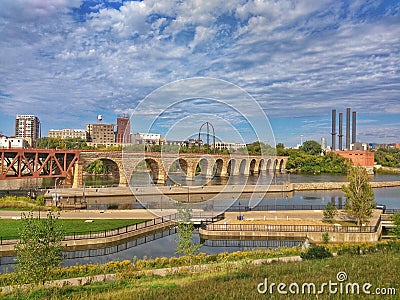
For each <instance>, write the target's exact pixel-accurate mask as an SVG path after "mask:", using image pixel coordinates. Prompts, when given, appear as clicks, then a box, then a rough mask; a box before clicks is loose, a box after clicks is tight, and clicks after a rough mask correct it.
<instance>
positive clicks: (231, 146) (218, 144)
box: [215, 142, 246, 151]
mask: <svg viewBox="0 0 400 300" xmlns="http://www.w3.org/2000/svg"><path fill="white" fill-rule="evenodd" d="M241 148H246V144H240V143H229V142H215V149H218V150H224V149H228V150H233V151H236V150H238V149H241Z"/></svg>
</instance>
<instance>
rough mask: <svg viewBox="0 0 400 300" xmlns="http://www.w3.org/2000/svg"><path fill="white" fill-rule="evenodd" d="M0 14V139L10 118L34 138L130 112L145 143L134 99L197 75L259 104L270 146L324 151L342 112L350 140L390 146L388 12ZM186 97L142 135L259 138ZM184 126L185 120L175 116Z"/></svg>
mask: <svg viewBox="0 0 400 300" xmlns="http://www.w3.org/2000/svg"><path fill="white" fill-rule="evenodd" d="M0 6H1V9H0V49H1V52H0V53H1V55H0V76H1V77H0V78H1V79H0V103H1V111H0V120H1V121H0V131H1V132H2V133H3V134H5V135H13V134H14V129H13V125H14V119H15V116H16V115H17V114H28V113H29V114H35V115H37V116H38V117H39V118H40V120H41V122H42V132H43V135H46V134H47V131H48V130H49V129H61V128H82V129H83V128H85V124H86V123H91V122H96V117H97V115H98V114H102V115H103V118H104V122H107V123H115V122H116V121H115V119H116V116H117V115H118V114H120V113H124V112H129V113H132V112H134V111H135V108H137V107H138V104H139V103H142V104H146V107H147V108H148V110H153V111H152V112H150V113H149V112H148V111H147V112H146V113H144V114H143V115H137V116H136V118H134V119H133V121H134V122H133V124H132V131H146V130H148V127H146V126H147V125H145V124H148V123H146V119H147V121H149V120H153V121H154V119H152V118H154V116H159V112H160V109H163V108H166V107H165V99H164V98H162V97H159V98H153V99H152V100H151V101H150V100H149V97H147V98H146V96H147V95H149V94H151V93H154V91H160V88H161V91H162V90H163V88H162V87H163V86H165V85H167V86H168V84H170V83H171V82H174V81H177V80H182V79H188V78H192V77H199V78H203V77H205V78H215V79H216V80H217V81H218V80H222V81H224V82H229V83H231V84H232V86H236V87H238V88H240V89H242V90H243V93H244V94H246V93H247V95H248V96H249V97H250V98H251V99H252V100H249V99H250V98H249V99H247V98H246V99H247V100H249V101H250V102H251V101H255V102H257V105H259V107H258V108H257V110H256V111H254V114H255V116H258V115H259V116H261V112H263V113H264V114H265V115H266V118H265V119H266V120H268V121H269V123H270V124H271V127H272V130H273V134H274V136H275V140H276V142H284V143H285V145H287V146H294V145H296V144H297V143H299V142H300V136H301V135H303V140H310V139H315V140H318V141H319V140H320V138H321V137H325V138H326V139H327V141H328V144H329V141H330V135H329V133H330V131H331V125H330V116H331V109H332V108H335V109H337V110H338V112H339V111H341V112H345V109H346V107H351V108H352V110H353V111H357V113H358V124H357V127H358V137H357V138H358V140H360V141H363V142H381V143H390V142H400V4H399V2H398V1H379V0H373V1H336V0H332V1H328V0H327V1H324V0H318V1H285V0H282V1H256V0H255V1H242V0H240V1H235V0H230V1H219V0H214V1H200V0H196V1H169V0H164V1H157V0H151V1H147V0H145V1H140V2H139V1H81V0H2V1H1V4H0ZM188 82H190V81H188ZM187 90H188V91H191V87H190V86H189V87H188V89H187ZM228 94H229V93H228ZM161 95H162V94H161ZM188 96H190V93H189V95H188ZM196 97H197V98H196ZM193 98H196V99H197V100H196V101H197V102H192V103H189V104H187V103H188V102H185V103H186V104H187V105H180V106H179V105H177V106H173V107H172V108H170V110H169V112H165V113H164V114H162V118H161V117H158V119H157V120H156V122H153V123H154V125H153V127H152V129H151V130H152V131H154V132H157V131H158V132H159V133H161V134H163V135H168V136H169V137H170V138H171V139H178V138H180V137H181V138H186V137H187V136H189V135H191V134H193V133H195V132H196V131H197V129H196V128H199V127H200V125H201V124H202V123H203V122H206V121H211V122H212V123H214V122H215V123H216V124H217V125H218V126H215V127H216V134H217V135H218V136H220V137H221V139H223V140H225V141H237V142H241V141H245V142H250V141H251V140H252V139H253V138H254V135H253V133H252V132H251V130H247V129H248V128H249V126H247V125H249V124H250V125H251V126H250V127H252V126H253V127H254V128H259V129H258V130H259V131H260V130H261V131H263V129H261V127H262V126H263V125H262V124H261V123H262V122H263V121H265V120H261V119H259V118H257V117H254V118H252V116H253V115H252V114H253V112H252V111H251V110H248V111H245V112H244V113H243V112H239V114H237V115H234V113H233V111H234V110H232V111H231V110H229V109H228V111H227V113H225V111H224V109H223V108H221V107H219V108H216V105H215V101H214V99H210V98H202V95H200V96H199V95H197V94H196V95H194V96H193ZM143 99H147V100H145V101H143ZM199 99H200V100H201V99H202V100H201V101H200V100H199ZM229 101H230V102H229V103H230V104H229V107H233V108H239V110H242V109H244V108H243V107H246V105H243V104H244V103H247V102H243V99H242V98H241V97H240V96H239V97H237V98H235V97H232V98H230V100H229ZM250 102H248V103H250ZM224 103H225V102H224ZM197 104H198V105H197ZM225 104H226V103H225ZM226 105H227V104H226ZM249 106H252V105H249ZM142 107H143V105H142ZM207 107H208V108H209V110H208V111H207ZM226 107H228V106H226ZM247 107H248V106H247ZM175 108H176V110H174V109H175ZM235 111H236V110H235ZM240 114H242V115H240ZM191 115H193V116H197V117H191V118H189V117H188V118H180V116H191ZM249 115H250V118H249V119H247V123H248V124H247V125H243V126H241V125H240V124H243V119H245V118H244V117H243V116H249ZM149 118H150V119H149ZM163 120H166V123H163ZM174 120H175V121H174ZM183 120H186V123H185V122H184V121H183ZM268 121H266V123H265V124H267V125H265V124H264V125H265V126H266V128H267V129H266V130H265V131H266V132H267V131H268V130H269V123H268ZM168 122H169V123H168ZM171 122H172V123H171ZM246 126H247V127H246ZM260 126H261V127H260ZM189 127H190V128H193V129H191V130H187V128H189ZM245 127H246V128H247V129H245ZM166 128H167V129H166ZM171 128H174V130H172V131H171ZM185 129H186V131H185ZM256 131H257V130H256ZM268 135H269V134H268ZM263 138H264V137H261V139H263ZM267 139H268V138H267Z"/></svg>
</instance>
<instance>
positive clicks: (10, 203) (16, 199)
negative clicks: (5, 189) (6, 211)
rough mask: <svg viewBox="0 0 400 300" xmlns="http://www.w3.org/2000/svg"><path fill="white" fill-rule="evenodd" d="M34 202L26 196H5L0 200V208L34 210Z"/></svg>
mask: <svg viewBox="0 0 400 300" xmlns="http://www.w3.org/2000/svg"><path fill="white" fill-rule="evenodd" d="M35 206H36V203H35V201H34V200H33V199H32V198H30V197H27V196H5V197H1V198H0V208H34V207H35Z"/></svg>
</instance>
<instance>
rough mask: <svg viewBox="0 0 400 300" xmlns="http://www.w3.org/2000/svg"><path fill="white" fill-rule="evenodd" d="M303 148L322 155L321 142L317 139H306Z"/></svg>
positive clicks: (310, 152) (305, 150)
mask: <svg viewBox="0 0 400 300" xmlns="http://www.w3.org/2000/svg"><path fill="white" fill-rule="evenodd" d="M301 149H302V150H303V151H304V152H306V153H309V154H311V155H320V154H321V151H322V149H321V144H319V143H318V142H316V141H305V142H304V143H303V146H302V147H301Z"/></svg>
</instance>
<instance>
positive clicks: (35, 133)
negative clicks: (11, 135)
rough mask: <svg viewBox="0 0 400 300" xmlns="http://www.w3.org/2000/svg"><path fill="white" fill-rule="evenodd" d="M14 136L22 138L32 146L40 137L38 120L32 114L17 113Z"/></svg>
mask: <svg viewBox="0 0 400 300" xmlns="http://www.w3.org/2000/svg"><path fill="white" fill-rule="evenodd" d="M15 137H17V138H23V139H26V140H27V141H28V143H29V144H30V145H31V146H32V147H35V146H36V140H37V139H38V138H39V137H40V121H39V118H38V117H36V116H34V115H17V117H16V118H15Z"/></svg>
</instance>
